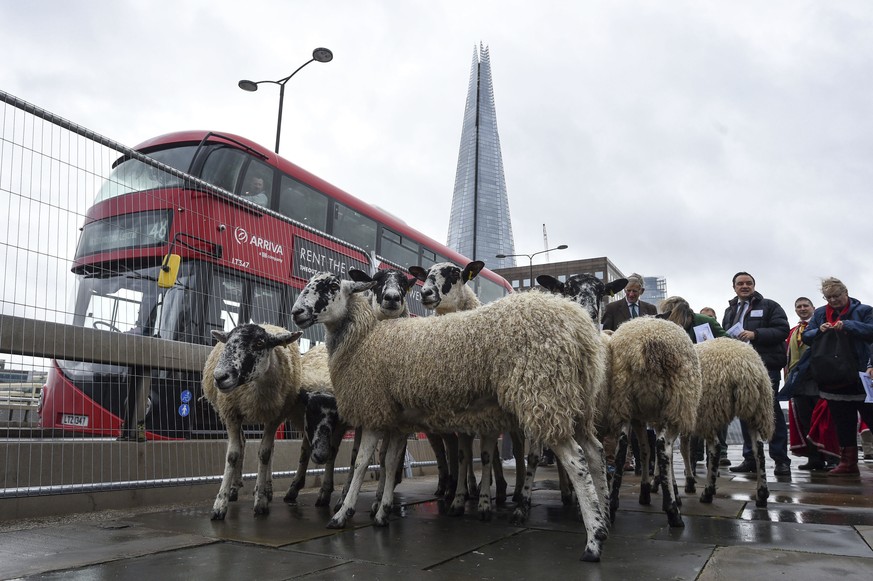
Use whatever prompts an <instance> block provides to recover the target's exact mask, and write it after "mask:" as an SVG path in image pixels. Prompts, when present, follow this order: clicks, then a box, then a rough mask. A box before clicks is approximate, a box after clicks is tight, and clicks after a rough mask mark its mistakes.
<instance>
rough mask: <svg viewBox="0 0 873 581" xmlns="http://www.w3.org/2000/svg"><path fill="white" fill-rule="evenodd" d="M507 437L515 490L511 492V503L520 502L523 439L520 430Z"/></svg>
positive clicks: (522, 479) (522, 474)
mask: <svg viewBox="0 0 873 581" xmlns="http://www.w3.org/2000/svg"><path fill="white" fill-rule="evenodd" d="M509 437H510V438H512V456H513V457H514V458H515V489H514V490H513V492H512V502H521V499H522V498H523V497H524V493H523V492H522V491H523V490H524V478H525V467H524V465H525V462H524V437H523V436H522V434H521V431H520V430H512V431H510V432H509Z"/></svg>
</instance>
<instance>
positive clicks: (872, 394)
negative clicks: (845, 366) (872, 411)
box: [858, 371, 873, 403]
mask: <svg viewBox="0 0 873 581" xmlns="http://www.w3.org/2000/svg"><path fill="white" fill-rule="evenodd" d="M858 375H860V376H861V383H863V384H864V391H866V392H867V399H865V400H864V403H873V379H870V376H869V375H867V372H866V371H859V372H858Z"/></svg>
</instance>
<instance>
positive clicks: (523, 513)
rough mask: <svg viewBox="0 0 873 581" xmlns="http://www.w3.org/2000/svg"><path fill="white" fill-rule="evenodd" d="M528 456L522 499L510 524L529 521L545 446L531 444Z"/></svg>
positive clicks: (537, 443)
mask: <svg viewBox="0 0 873 581" xmlns="http://www.w3.org/2000/svg"><path fill="white" fill-rule="evenodd" d="M528 450H529V451H528V454H527V470H526V471H525V474H524V486H523V487H522V497H521V500H520V501H519V503H518V505H517V506H516V507H515V511H514V512H513V513H512V516H511V517H510V518H509V524H513V525H522V524H524V523H525V522H526V521H527V516H528V514H529V513H530V506H531V496H532V494H531V493H532V491H533V485H534V480H535V479H536V475H537V466H539V463H540V458H541V457H542V455H543V445H542V443H540V442H536V443H534V442H530V443H529V445H528Z"/></svg>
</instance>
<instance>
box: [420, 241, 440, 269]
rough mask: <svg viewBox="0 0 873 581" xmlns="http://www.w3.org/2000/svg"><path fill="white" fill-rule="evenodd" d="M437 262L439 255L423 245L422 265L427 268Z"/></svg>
mask: <svg viewBox="0 0 873 581" xmlns="http://www.w3.org/2000/svg"><path fill="white" fill-rule="evenodd" d="M436 263H437V255H436V252H434V251H433V250H428V249H427V248H425V247H424V246H422V247H421V263H420V266H421V267H422V268H423V269H425V270H427V269H428V268H430V267H431V266H433V265H434V264H436Z"/></svg>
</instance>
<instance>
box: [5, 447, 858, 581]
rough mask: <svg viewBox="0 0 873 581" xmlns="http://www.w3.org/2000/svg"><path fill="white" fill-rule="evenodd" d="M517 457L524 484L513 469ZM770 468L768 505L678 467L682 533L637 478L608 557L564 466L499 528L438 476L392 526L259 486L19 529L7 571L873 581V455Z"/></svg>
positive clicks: (58, 575)
mask: <svg viewBox="0 0 873 581" xmlns="http://www.w3.org/2000/svg"><path fill="white" fill-rule="evenodd" d="M732 448H735V447H733V446H732ZM736 448H738V447H736ZM732 451H733V450H732ZM736 451H738V450H736ZM731 459H732V460H733V461H734V462H735V463H736V462H738V461H739V460H740V458H739V457H738V456H737V457H734V456H733V455H732V456H731ZM799 463H800V462H795V466H796V465H797V464H799ZM506 467H507V470H506V471H507V479H508V480H509V481H510V482H512V469H511V468H512V467H511V465H509V464H507V465H506ZM772 468H773V466H772V463H771V465H770V466H769V470H768V481H769V485H770V499H769V503H768V506H767V507H766V508H756V507H755V504H754V501H753V500H752V497H753V495H754V492H755V478H754V477H753V476H750V475H737V474H732V473H730V472H728V471H727V470H726V469H722V474H721V478H720V479H719V481H718V491H717V493H716V496H715V499H714V501H713V502H712V504H703V503H701V502H700V501H699V500H698V495H699V492H700V491H701V489H702V486H701V484H702V479H701V483H700V484H698V492H697V493H695V494H688V493H684V492H682V490H683V488H684V478H682V476H681V468H680V467H679V463H678V462H677V470H676V472H677V474H680V477H679V479H678V482H679V484H680V487H679V489H680V495H681V497H682V506H681V511H682V517H683V521H684V524H685V526H684V527H683V528H670V527H669V526H668V524H667V518H666V516H665V515H664V513H663V512H662V510H661V499H660V497H659V496H658V495H653V497H652V503H651V505H649V506H643V505H640V504H639V501H638V498H639V482H640V478H639V477H637V476H633V474H632V473H628V474H626V476H625V478H624V482H623V486H622V493H621V506H620V508H619V511H618V514H617V516H616V520H615V523H614V524H613V525H612V528H611V530H610V536H609V539H608V540H607V542H606V545H605V548H604V553H603V559H602V561H601V562H600V563H596V564H592V563H582V562H580V561H579V560H578V559H579V557H580V556H581V554H582V551H583V548H584V545H585V529H584V526H583V525H582V523H581V522H580V521H579V517H578V516H577V514H576V510H575V509H574V508H572V507H565V506H564V505H563V504H562V503H561V498H560V494H559V492H558V491H557V490H556V488H557V474H556V471H555V469H554V468H546V469H541V470H540V471H539V473H538V477H537V486H536V490H535V492H534V499H533V500H534V504H533V506H532V508H531V511H530V516H529V519H528V521H527V523H526V524H525V525H524V526H515V525H512V524H510V522H509V521H510V517H511V515H512V512H513V509H514V506H513V505H512V504H511V503H510V504H508V505H507V506H504V507H498V508H497V510H496V511H495V513H494V515H493V518H492V520H491V521H490V522H481V521H480V520H479V518H478V516H477V514H476V505H475V502H469V503H468V504H467V513H466V514H465V515H463V516H461V517H448V516H445V515H443V514H442V510H441V509H442V508H443V507H442V505H441V503H440V502H437V501H435V500H434V499H433V497H432V493H433V490H434V488H435V482H436V479H435V477H432V476H430V477H419V478H414V479H409V480H406V481H404V482H403V483H402V484H401V485H400V486H399V487H398V490H397V505H396V507H395V510H394V511H393V514H392V517H391V522H390V524H389V526H388V527H386V528H375V527H373V526H372V525H371V522H370V518H369V507H370V504H371V503H372V502H373V499H374V496H375V492H374V490H373V488H374V487H373V486H372V485H368V487H367V489H366V490H365V491H364V492H363V493H362V494H361V497H360V499H359V501H358V505H357V513H356V514H355V515H354V517H353V518H352V519H351V520H350V522H349V524H348V526H347V528H346V529H344V530H341V531H335V530H329V529H327V528H325V525H326V524H327V521H328V519H329V518H330V510H329V509H327V508H319V507H316V506H315V492H314V491H313V490H307V491H305V492H304V493H301V495H300V498H299V501H298V503H297V504H295V505H290V506H289V505H285V504H284V503H282V502H281V499H278V501H274V502H273V504H272V508H271V512H270V514H269V515H267V516H262V517H255V516H253V515H252V510H251V503H250V502H249V500H248V493H250V488H247V490H246V491H245V492H246V494H242V495H241V499H245V500H240V501H239V502H236V503H233V504H232V505H231V507H230V510H229V511H228V515H227V518H226V520H225V521H223V522H214V521H211V520H210V518H209V516H210V513H211V503H210V502H199V503H190V504H189V505H185V506H176V507H165V508H157V509H156V508H150V509H148V510H142V511H130V512H129V513H125V514H122V515H119V514H118V513H112V514H107V515H105V516H101V515H100V514H96V515H95V514H92V515H88V516H87V518H85V517H84V516H83V517H82V518H81V519H80V520H79V521H78V522H77V521H76V519H72V520H70V519H68V521H67V522H66V523H65V524H63V525H57V524H46V526H35V527H34V526H28V527H27V528H24V527H22V528H21V529H18V530H16V528H15V526H14V525H13V526H6V527H4V529H3V530H4V531H6V532H3V533H0V578H2V579H9V578H25V579H36V578H39V579H122V580H124V579H131V580H133V579H136V580H140V579H143V578H155V579H160V580H161V581H170V580H173V579H186V580H187V579H191V578H193V577H197V578H206V579H213V578H214V579H242V578H254V579H259V580H261V579H264V580H269V579H293V578H300V577H305V578H306V579H352V578H356V579H397V578H401V577H404V578H405V577H410V576H422V575H423V576H426V577H427V578H432V579H452V580H464V579H513V580H524V579H542V578H544V577H555V578H565V577H567V578H570V577H572V578H583V579H587V578H590V579H636V578H671V579H701V580H708V579H725V578H742V576H752V575H754V576H755V577H756V578H763V579H770V578H774V577H776V576H783V575H784V576H785V577H786V578H791V579H792V580H793V581H794V580H798V579H816V580H818V579H822V578H826V577H833V576H834V575H839V576H840V577H841V578H844V579H865V580H867V579H871V578H873V549H871V545H873V463H867V464H864V463H862V466H861V471H862V474H861V477H860V478H839V479H838V478H834V477H827V476H826V475H824V474H820V473H813V474H809V473H804V472H802V471H799V470H797V469H796V468H794V469H793V470H792V473H791V475H790V476H787V477H779V478H774V477H773V474H772ZM277 486H278V489H282V484H281V483H280V484H277ZM247 487H250V485H248V484H247ZM510 487H511V485H510Z"/></svg>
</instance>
